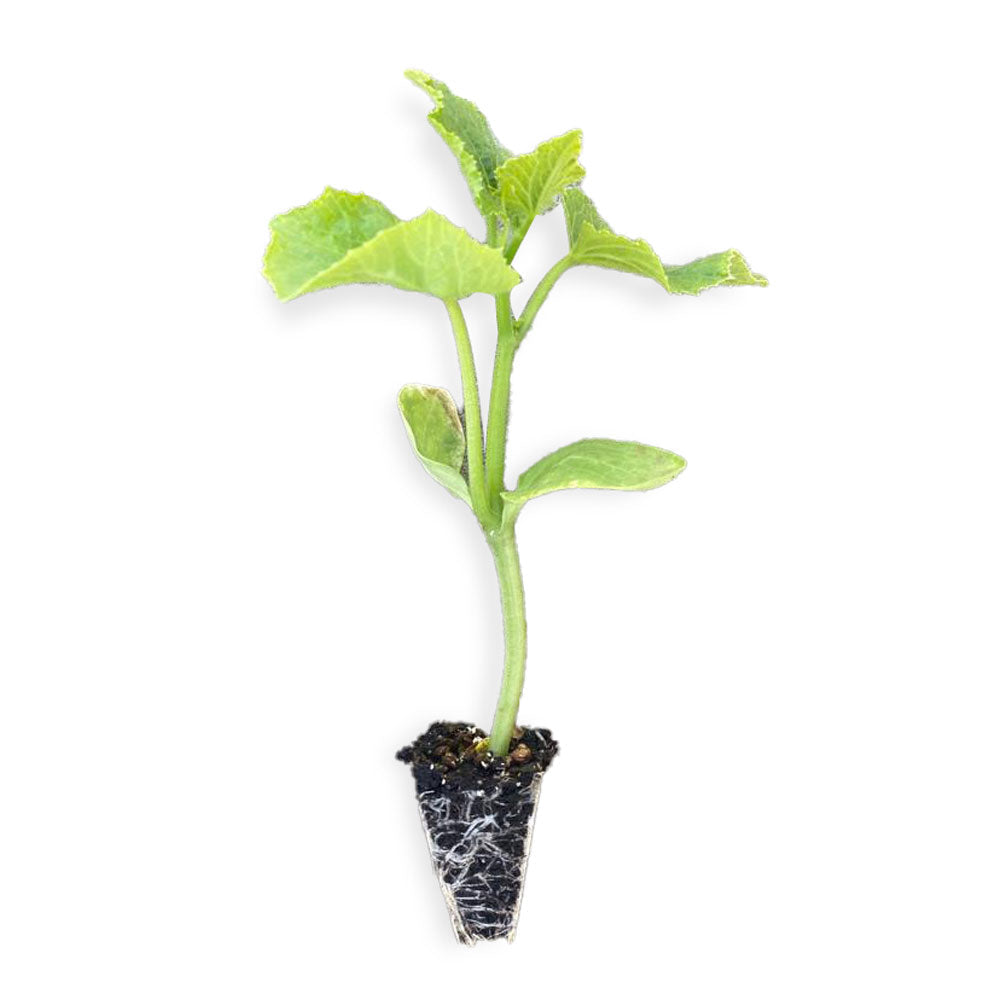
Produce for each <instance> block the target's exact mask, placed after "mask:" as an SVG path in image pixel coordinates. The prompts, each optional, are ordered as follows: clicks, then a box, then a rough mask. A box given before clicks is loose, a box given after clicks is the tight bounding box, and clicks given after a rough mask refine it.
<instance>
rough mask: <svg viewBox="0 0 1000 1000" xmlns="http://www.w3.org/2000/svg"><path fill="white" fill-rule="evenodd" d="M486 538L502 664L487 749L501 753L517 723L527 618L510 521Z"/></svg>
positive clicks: (515, 545)
mask: <svg viewBox="0 0 1000 1000" xmlns="http://www.w3.org/2000/svg"><path fill="white" fill-rule="evenodd" d="M486 540H487V542H488V543H489V546H490V551H491V552H492V553H493V561H494V562H495V563H496V568H497V578H498V579H499V581H500V603H501V605H502V607H503V641H504V664H503V682H502V684H501V685H500V698H499V700H498V701H497V709H496V714H495V715H494V716H493V729H492V730H491V732H490V750H491V751H492V752H493V753H494V754H496V755H497V756H503V755H505V754H506V753H507V751H508V749H509V748H510V741H511V736H512V735H513V732H514V726H515V724H516V723H517V707H518V704H519V703H520V701H521V689H522V688H523V687H524V661H525V655H526V652H527V641H528V632H527V620H526V618H525V614H524V584H523V582H522V579H521V560H520V558H519V557H518V554H517V542H516V540H515V538H514V524H513V521H511V522H508V523H507V524H506V525H502V526H501V527H500V528H498V529H497V530H496V531H493V532H489V531H488V532H487V533H486Z"/></svg>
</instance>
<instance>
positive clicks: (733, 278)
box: [563, 188, 767, 295]
mask: <svg viewBox="0 0 1000 1000" xmlns="http://www.w3.org/2000/svg"><path fill="white" fill-rule="evenodd" d="M563 211H564V213H565V216H566V233H567V235H568V237H569V245H570V252H569V256H570V259H571V260H572V262H573V264H592V265H594V266H596V267H608V268H611V269H613V270H616V271H626V272H628V273H630V274H639V275H642V276H643V277H646V278H652V279H653V280H654V281H655V282H657V283H658V284H660V285H662V286H663V287H664V288H665V289H666V290H667V291H668V292H673V293H675V294H679V295H697V294H698V293H699V292H702V291H704V290H705V289H706V288H714V287H715V286H717V285H766V284H767V279H766V278H765V277H764V276H763V275H760V274H754V273H753V271H751V270H750V268H749V267H748V265H747V262H746V261H745V260H744V259H743V257H742V255H741V254H740V253H739V252H738V251H736V250H726V251H724V252H723V253H717V254H712V255H711V256H709V257H702V258H700V259H698V260H694V261H691V263H690V264H681V265H671V264H664V263H663V262H662V261H661V260H660V258H659V257H658V256H657V255H656V253H655V251H654V250H653V248H652V247H651V246H650V245H649V244H648V243H647V242H646V241H645V240H633V239H629V238H628V237H627V236H619V235H618V234H617V233H616V232H614V230H612V228H611V227H610V226H609V225H608V224H607V222H605V221H604V219H603V218H602V217H601V215H600V214H599V213H598V211H597V209H596V207H595V206H594V203H593V202H592V201H591V200H590V198H588V197H587V196H586V195H585V194H584V193H583V192H582V191H581V190H580V189H579V188H572V189H570V190H568V191H566V192H565V194H564V195H563Z"/></svg>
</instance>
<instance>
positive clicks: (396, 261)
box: [264, 188, 521, 301]
mask: <svg viewBox="0 0 1000 1000" xmlns="http://www.w3.org/2000/svg"><path fill="white" fill-rule="evenodd" d="M271 231H272V236H271V242H270V244H269V245H268V248H267V252H266V254H265V255H264V275H265V277H266V278H267V280H268V281H270V282H271V285H272V286H273V288H274V290H275V292H277V294H278V298H280V299H281V300H282V301H287V300H288V299H293V298H295V297H296V296H298V295H304V294H305V293H306V292H313V291H316V290H317V289H320V288H333V287H335V286H336V285H346V284H351V283H355V282H357V283H374V284H382V285H392V286H394V287H395V288H402V289H406V290H408V291H414V292H426V293H427V294H428V295H436V296H437V297H438V298H441V299H461V298H464V297H465V296H466V295H471V294H472V293H473V292H486V293H488V294H490V295H496V294H498V293H499V292H506V291H510V289H511V288H513V287H514V285H516V284H517V283H518V282H519V281H520V280H521V279H520V277H519V276H518V274H517V272H516V271H514V270H513V269H512V268H511V267H510V265H509V264H508V263H507V262H506V261H505V260H504V257H503V254H502V253H501V252H500V251H499V250H496V249H493V248H492V247H487V246H484V245H483V244H482V243H479V242H478V241H476V240H474V239H473V238H472V237H471V236H470V235H469V234H468V233H467V232H466V231H465V230H464V229H460V228H459V227H458V226H456V225H455V224H454V223H452V222H449V221H448V220H447V219H446V218H444V216H441V215H438V214H437V212H433V211H430V210H428V211H426V212H424V214H423V215H419V216H417V218H415V219H410V220H409V221H407V222H400V220H399V219H398V218H396V216H395V215H393V214H392V212H390V211H389V209H387V208H386V207H385V205H383V204H382V203H381V202H380V201H376V200H375V199H374V198H369V197H368V196H367V195H363V194H360V195H359V194H350V193H348V192H346V191H334V190H333V189H332V188H327V189H326V190H325V191H324V192H323V194H321V195H320V196H319V197H318V198H316V199H315V200H314V201H311V202H309V204H308V205H303V206H302V207H301V208H295V209H292V211H290V212H288V213H286V214H285V215H279V216H278V217H277V218H275V219H272V220H271Z"/></svg>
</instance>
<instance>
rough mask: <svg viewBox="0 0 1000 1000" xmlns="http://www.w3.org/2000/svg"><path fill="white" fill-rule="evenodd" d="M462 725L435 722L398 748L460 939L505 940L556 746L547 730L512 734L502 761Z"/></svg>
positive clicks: (511, 931) (511, 927) (510, 934)
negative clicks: (414, 790)
mask: <svg viewBox="0 0 1000 1000" xmlns="http://www.w3.org/2000/svg"><path fill="white" fill-rule="evenodd" d="M485 739H486V734H485V733H484V732H483V731H482V730H481V729H477V728H476V727H475V726H471V725H469V724H468V723H464V722H435V723H434V724H433V725H432V726H431V727H430V728H429V729H428V730H427V732H426V733H424V734H423V735H422V736H419V737H418V738H417V739H416V740H414V741H413V742H412V743H411V744H409V745H408V746H405V747H403V749H402V750H400V751H399V753H397V754H396V756H397V758H398V759H399V760H401V761H403V762H404V763H405V764H409V765H410V769H411V771H412V772H413V777H414V780H415V781H416V785H417V803H418V805H419V806H420V815H421V819H422V820H423V823H424V829H425V831H426V833H427V841H428V845H429V847H430V852H431V858H432V860H433V861H434V867H435V869H436V871H437V874H438V880H439V881H440V883H441V888H442V890H443V892H444V895H445V900H446V902H447V903H448V909H449V911H450V913H451V917H452V923H453V924H454V927H455V932H456V934H457V935H458V938H459V940H460V941H462V942H464V943H466V944H474V943H475V942H476V941H488V940H494V939H496V938H504V937H505V938H507V939H508V940H511V939H512V938H513V935H514V931H515V929H516V925H517V914H518V909H519V906H520V899H521V890H522V887H523V885H524V872H525V866H526V865H527V855H528V845H529V843H530V840H531V828H532V823H533V820H534V813H535V804H536V802H537V800H538V789H539V782H540V781H541V777H542V773H543V772H544V771H545V769H546V768H547V767H548V766H549V764H551V763H552V758H553V757H555V755H556V752H557V750H558V744H557V743H556V742H555V740H553V739H552V734H551V733H550V732H549V731H548V730H547V729H518V730H516V731H515V739H514V740H513V742H512V744H511V748H510V752H509V753H508V754H507V756H506V757H495V756H494V755H493V754H491V753H490V752H489V751H488V750H486V749H485V747H484V741H485Z"/></svg>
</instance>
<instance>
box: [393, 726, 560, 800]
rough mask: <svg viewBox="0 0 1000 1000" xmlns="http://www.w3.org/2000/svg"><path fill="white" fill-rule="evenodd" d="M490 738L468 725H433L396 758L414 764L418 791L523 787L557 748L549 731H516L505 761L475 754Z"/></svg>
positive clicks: (412, 765) (545, 763) (484, 751)
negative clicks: (506, 786) (503, 786)
mask: <svg viewBox="0 0 1000 1000" xmlns="http://www.w3.org/2000/svg"><path fill="white" fill-rule="evenodd" d="M485 739H486V733H484V732H483V731H482V730H481V729H478V728H477V727H476V726H473V725H470V724H469V723H468V722H435V723H433V724H432V725H431V726H430V728H429V729H428V730H427V732H425V733H423V735H421V736H418V737H417V738H416V739H415V740H414V741H413V742H412V743H409V744H407V745H406V746H405V747H403V749H402V750H400V751H399V752H398V753H397V754H396V759H397V760H401V761H402V762H403V763H404V764H409V765H410V770H411V771H412V772H413V777H414V780H415V781H416V783H417V792H418V794H419V793H420V792H428V791H430V790H431V789H435V790H437V789H442V787H443V788H446V789H454V790H456V791H458V790H460V789H461V790H466V789H478V788H495V787H497V786H498V785H512V786H516V787H523V786H524V785H526V784H528V783H529V782H530V779H531V777H532V776H533V775H535V774H541V773H542V772H543V771H544V770H545V769H546V768H547V767H548V766H549V764H551V763H552V758H553V757H555V755H556V753H557V752H558V750H559V744H558V743H556V741H555V740H554V739H552V733H551V732H550V731H549V730H548V729H515V730H514V739H513V740H511V744H510V750H509V752H508V754H507V756H506V757H495V756H494V755H493V754H491V753H490V752H489V751H488V750H479V751H477V749H476V748H477V746H478V745H481V743H482V741H483V740H485Z"/></svg>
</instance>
